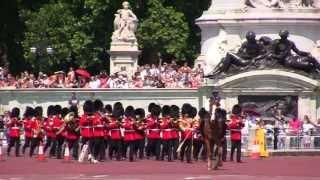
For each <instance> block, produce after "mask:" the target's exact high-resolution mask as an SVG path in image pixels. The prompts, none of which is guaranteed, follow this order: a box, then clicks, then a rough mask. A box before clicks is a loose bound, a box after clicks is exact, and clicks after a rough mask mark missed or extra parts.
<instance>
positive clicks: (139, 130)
mask: <svg viewBox="0 0 320 180" xmlns="http://www.w3.org/2000/svg"><path fill="white" fill-rule="evenodd" d="M143 122H144V121H143V120H142V122H141V123H138V124H137V126H136V131H135V133H134V136H135V139H136V140H142V139H144V138H145V133H144V131H145V129H146V125H145V123H143Z"/></svg>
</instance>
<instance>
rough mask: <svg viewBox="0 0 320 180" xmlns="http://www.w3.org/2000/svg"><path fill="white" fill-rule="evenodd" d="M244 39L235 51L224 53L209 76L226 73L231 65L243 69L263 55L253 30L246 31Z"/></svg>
mask: <svg viewBox="0 0 320 180" xmlns="http://www.w3.org/2000/svg"><path fill="white" fill-rule="evenodd" d="M246 39H247V40H246V41H245V42H244V43H243V44H242V45H241V47H240V49H239V50H238V52H237V53H235V54H234V53H230V52H228V53H227V54H226V57H225V58H223V59H222V60H221V62H220V63H219V64H218V65H217V67H216V68H215V69H214V71H213V73H212V75H211V76H214V75H216V74H221V73H227V72H228V71H229V69H230V67H231V66H232V65H234V67H235V68H240V70H243V69H245V68H246V67H248V66H249V65H251V64H255V63H256V61H258V60H260V59H262V58H263V57H264V56H265V50H264V48H263V46H262V45H261V44H260V43H258V42H257V40H256V34H255V33H254V32H252V31H249V32H247V34H246Z"/></svg>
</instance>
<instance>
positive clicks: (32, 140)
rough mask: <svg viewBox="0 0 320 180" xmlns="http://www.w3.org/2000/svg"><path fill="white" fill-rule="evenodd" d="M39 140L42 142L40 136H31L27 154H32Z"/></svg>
mask: <svg viewBox="0 0 320 180" xmlns="http://www.w3.org/2000/svg"><path fill="white" fill-rule="evenodd" d="M40 142H42V138H39V137H37V138H32V139H31V146H30V151H29V156H30V157H32V156H33V154H34V150H35V149H36V147H38V146H39V145H40Z"/></svg>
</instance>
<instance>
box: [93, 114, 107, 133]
mask: <svg viewBox="0 0 320 180" xmlns="http://www.w3.org/2000/svg"><path fill="white" fill-rule="evenodd" d="M93 137H104V123H103V121H102V116H101V115H100V113H95V114H94V118H93Z"/></svg>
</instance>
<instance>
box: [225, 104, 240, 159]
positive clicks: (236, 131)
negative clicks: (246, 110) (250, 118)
mask: <svg viewBox="0 0 320 180" xmlns="http://www.w3.org/2000/svg"><path fill="white" fill-rule="evenodd" d="M241 112H242V109H241V106H240V105H238V104H236V105H234V106H233V108H232V115H231V120H230V124H229V128H230V133H231V154H230V161H233V154H234V151H235V150H237V162H241V129H242V128H243V127H244V123H243V122H242V117H241Z"/></svg>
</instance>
